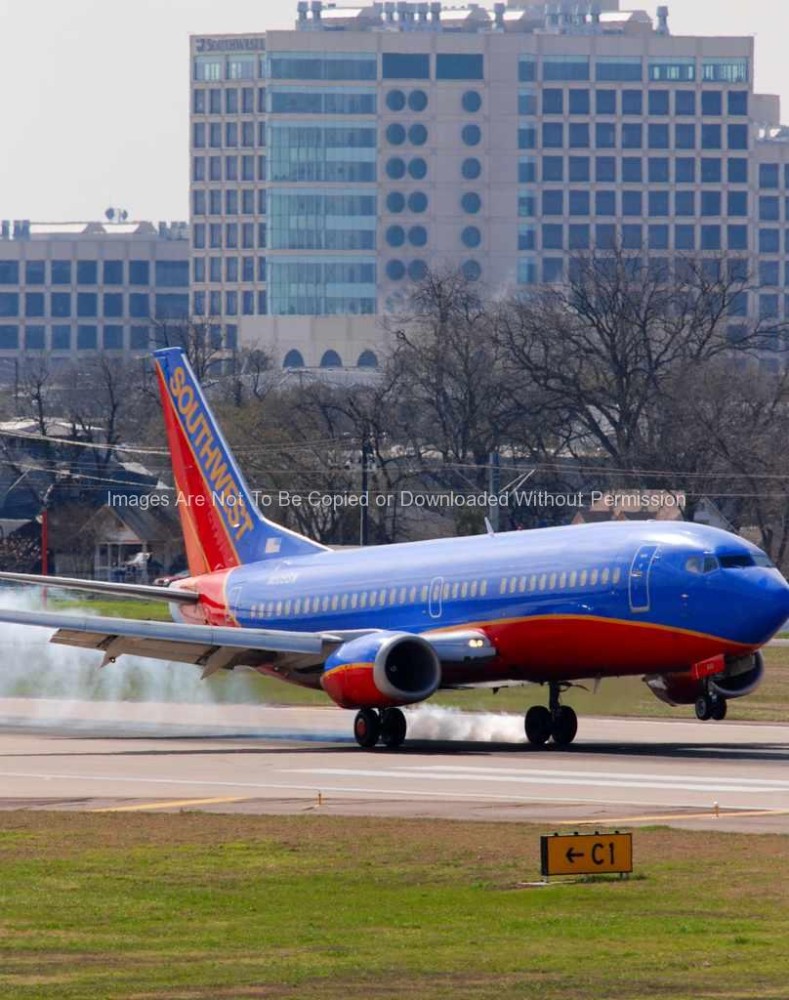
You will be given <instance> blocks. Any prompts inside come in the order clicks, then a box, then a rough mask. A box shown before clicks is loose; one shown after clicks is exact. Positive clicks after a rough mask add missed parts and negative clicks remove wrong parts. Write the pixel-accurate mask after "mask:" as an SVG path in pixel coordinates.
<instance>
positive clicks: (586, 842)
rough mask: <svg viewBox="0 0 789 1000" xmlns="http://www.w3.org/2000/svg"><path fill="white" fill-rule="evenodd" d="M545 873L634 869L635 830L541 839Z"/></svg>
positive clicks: (543, 872) (569, 873)
mask: <svg viewBox="0 0 789 1000" xmlns="http://www.w3.org/2000/svg"><path fill="white" fill-rule="evenodd" d="M540 853H541V858H542V874H543V875H594V874H596V873H598V872H605V873H611V872H613V873H619V874H625V873H630V872H632V871H633V835H632V833H590V834H580V835H579V834H573V835H572V836H559V835H558V834H556V835H555V836H553V837H541V838H540Z"/></svg>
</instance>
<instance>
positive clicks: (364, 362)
mask: <svg viewBox="0 0 789 1000" xmlns="http://www.w3.org/2000/svg"><path fill="white" fill-rule="evenodd" d="M356 367H357V368H377V367H378V357H377V355H376V354H375V352H374V351H370V350H367V351H362V353H361V354H360V355H359V360H358V361H357V362H356ZM343 606H344V605H343Z"/></svg>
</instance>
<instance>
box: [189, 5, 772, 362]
mask: <svg viewBox="0 0 789 1000" xmlns="http://www.w3.org/2000/svg"><path fill="white" fill-rule="evenodd" d="M191 56H192V58H191V67H190V71H191V78H192V84H191V86H192V104H191V154H192V161H191V168H192V184H191V196H192V208H191V211H192V269H193V270H192V287H193V308H194V311H195V312H196V313H198V314H200V315H204V316H210V317H212V318H216V321H217V322H218V323H219V324H222V325H224V326H225V327H226V328H227V329H228V330H229V331H230V336H231V337H232V336H235V335H236V333H237V334H238V336H239V337H240V340H241V342H242V344H245V345H254V346H257V347H262V348H264V349H266V350H268V351H269V352H270V353H271V354H272V355H273V356H274V359H275V361H276V363H277V364H278V365H284V366H286V367H287V366H299V365H302V364H303V365H305V366H307V367H312V366H315V367H318V366H324V367H331V366H335V365H343V366H347V367H355V366H359V365H361V366H365V365H374V364H375V362H376V360H377V359H378V358H380V356H381V352H382V351H384V350H385V349H386V337H387V334H386V333H385V330H384V323H383V321H384V319H385V317H386V315H387V314H394V315H395V316H396V313H397V311H398V309H399V308H401V307H402V304H403V302H404V301H405V299H406V298H407V287H408V285H409V283H410V282H413V281H415V280H418V279H419V278H420V277H421V276H422V275H423V274H424V273H425V271H426V269H427V268H428V267H430V266H444V265H449V266H453V267H459V268H462V269H463V271H464V273H465V274H466V275H467V276H468V277H469V279H471V280H475V281H477V280H478V281H480V282H482V283H484V286H485V287H486V288H487V289H490V290H492V291H494V292H498V291H500V290H507V289H514V288H521V289H524V288H529V287H532V286H534V285H537V284H540V283H543V282H557V281H561V280H562V278H563V277H564V276H566V275H567V274H568V267H569V266H570V262H571V260H572V258H573V256H574V255H578V254H582V253H584V252H586V251H590V250H592V249H594V248H606V247H611V246H613V245H616V244H620V245H622V246H623V247H624V248H625V249H627V250H631V251H633V252H638V251H641V252H643V254H644V255H645V256H647V255H648V256H649V257H650V258H653V259H657V261H658V263H660V264H661V266H662V264H663V262H673V261H674V260H675V259H676V258H678V257H682V256H683V255H684V256H687V255H692V256H694V257H699V256H701V257H706V258H708V259H709V267H710V268H713V267H715V266H716V264H714V263H713V258H715V260H718V259H719V258H721V256H722V255H725V256H726V258H727V262H726V266H727V267H728V268H730V269H731V271H732V273H734V274H739V273H743V274H744V273H747V274H749V275H752V276H753V278H754V282H755V284H756V285H758V286H759V287H758V288H757V289H755V290H754V291H752V292H749V293H747V294H745V295H743V296H741V297H740V300H739V301H738V302H737V304H736V306H735V307H734V308H733V310H732V311H733V313H734V314H735V315H732V317H731V320H732V325H733V326H735V327H736V324H737V322H738V317H739V318H740V321H741V320H742V318H743V317H746V316H749V315H750V316H755V315H762V316H764V317H766V318H771V317H773V318H775V317H777V318H780V317H783V316H785V315H787V309H788V308H789V299H788V298H787V297H786V296H785V294H784V287H785V282H787V281H789V217H788V216H787V211H789V200H787V199H789V155H788V151H789V132H787V131H785V130H784V129H782V128H781V126H780V115H779V105H778V99H777V98H775V97H767V96H762V95H758V94H755V93H754V90H753V77H754V42H753V39H752V38H722V37H676V36H673V35H671V33H670V30H669V20H668V10H667V8H665V7H661V8H658V14H657V17H656V19H653V18H652V17H650V16H649V15H648V14H646V13H644V12H642V11H622V10H620V5H619V0H590V2H584V0H554V2H550V3H545V2H541V3H538V2H531V0H510V2H509V3H508V4H504V3H496V4H495V5H494V6H493V7H492V9H487V8H485V7H483V6H481V5H479V4H473V3H472V4H469V5H468V6H467V7H464V8H454V7H445V6H442V4H441V3H436V2H431V3H424V2H416V3H414V2H384V3H372V4H369V5H368V6H361V5H360V6H356V7H347V8H343V7H338V6H335V5H334V4H324V3H321V2H320V0H312V2H309V3H308V2H304V0H302V2H300V3H299V4H298V7H297V21H296V25H295V28H294V30H292V31H270V32H267V33H258V34H251V35H243V36H238V35H234V36H221V37H213V38H206V37H194V38H193V39H192V50H191ZM671 266H673V263H672V264H671ZM787 291H789V288H787ZM394 322H395V325H396V319H395V321H394ZM389 325H390V326H391V323H390V324H389ZM733 335H736V329H735V331H734V332H733Z"/></svg>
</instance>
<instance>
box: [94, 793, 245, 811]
mask: <svg viewBox="0 0 789 1000" xmlns="http://www.w3.org/2000/svg"><path fill="white" fill-rule="evenodd" d="M243 801H244V799H243V798H239V797H238V796H233V797H232V798H227V797H225V798H221V799H176V800H175V801H174V802H142V803H140V804H139V805H135V806H109V807H108V808H106V809H91V810H90V811H91V812H94V813H123V812H144V811H147V810H149V809H176V808H178V807H179V806H213V805H218V804H219V803H221V802H243Z"/></svg>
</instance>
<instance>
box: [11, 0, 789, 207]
mask: <svg viewBox="0 0 789 1000" xmlns="http://www.w3.org/2000/svg"><path fill="white" fill-rule="evenodd" d="M455 2H456V3H459V0H455ZM665 2H666V3H668V6H669V10H670V16H669V25H670V28H671V31H672V34H675V35H692V34H720V35H755V36H756V88H757V90H758V91H760V92H762V93H777V94H780V95H781V97H782V102H783V108H784V110H785V114H784V116H783V117H784V119H785V120H786V119H787V118H789V67H787V65H786V39H787V37H789V4H784V3H782V2H780V0H749V2H748V3H743V2H742V0H673V3H672V0H665ZM490 5H491V3H489V4H488V6H490ZM656 6H657V4H656V3H654V2H651V0H643V2H639V0H622V7H623V8H631V7H632V8H636V9H639V8H640V9H646V10H648V11H649V12H650V13H651V14H653V15H654V12H655V8H656ZM295 10H296V0H0V26H2V38H3V49H2V56H0V95H1V96H0V137H1V138H0V218H3V219H32V220H34V221H39V222H42V221H48V222H56V221H69V220H86V219H96V218H102V217H103V215H104V211H105V210H106V209H107V208H109V207H116V208H123V209H126V210H127V211H128V212H129V215H130V217H132V218H135V219H151V220H153V221H158V220H160V219H161V220H173V221H174V220H178V219H186V218H187V217H188V184H189V153H188V142H189V138H188V115H189V98H188V95H189V48H188V45H189V42H188V38H189V35H190V34H222V33H233V32H257V31H265V30H268V29H272V28H290V27H292V26H293V21H294V18H295Z"/></svg>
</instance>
